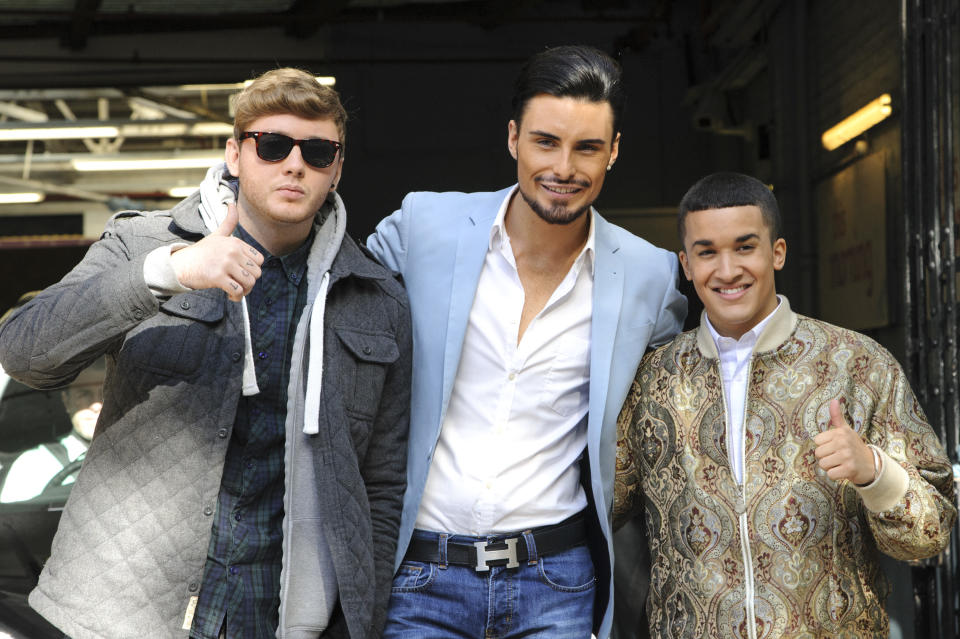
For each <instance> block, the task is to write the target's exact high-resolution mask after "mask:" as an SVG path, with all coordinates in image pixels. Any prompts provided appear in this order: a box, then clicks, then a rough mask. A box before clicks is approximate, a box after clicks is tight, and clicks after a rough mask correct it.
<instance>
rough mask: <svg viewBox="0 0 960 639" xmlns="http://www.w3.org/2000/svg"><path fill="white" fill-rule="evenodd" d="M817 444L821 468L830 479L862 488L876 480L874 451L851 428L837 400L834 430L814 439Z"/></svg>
mask: <svg viewBox="0 0 960 639" xmlns="http://www.w3.org/2000/svg"><path fill="white" fill-rule="evenodd" d="M813 443H815V444H816V445H817V447H816V449H814V451H813V452H814V454H815V455H816V456H817V459H818V460H819V463H820V468H822V469H823V470H824V471H826V473H827V477H829V478H830V479H832V480H834V481H839V480H841V479H849V480H850V481H852V482H853V483H854V484H857V485H858V486H865V485H867V484H869V483H870V482H872V481H873V480H874V477H875V469H874V467H873V451H872V450H870V448H869V447H868V446H867V445H866V444H865V443H863V439H862V438H861V437H860V435H859V434H858V433H857V432H856V431H855V430H853V429H852V428H850V426H849V424H847V422H846V420H845V419H844V418H843V413H842V411H841V410H840V402H838V401H837V400H835V399H834V400H831V401H830V427H829V428H828V429H827V430H825V431H823V432H822V433H820V434H818V435H817V436H816V437H814V438H813Z"/></svg>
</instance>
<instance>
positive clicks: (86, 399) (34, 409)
mask: <svg viewBox="0 0 960 639" xmlns="http://www.w3.org/2000/svg"><path fill="white" fill-rule="evenodd" d="M102 384H103V364H102V361H100V362H98V363H97V364H95V365H94V366H91V367H90V368H89V369H87V370H85V371H84V372H82V373H81V374H80V375H79V376H78V377H77V379H76V380H74V382H73V383H72V384H70V385H69V386H67V387H66V388H63V389H57V390H45V391H44V390H36V389H32V388H29V387H28V386H25V385H24V384H21V383H20V382H18V381H16V380H14V379H11V378H10V377H9V376H8V375H7V374H6V373H4V372H3V371H2V370H0V507H3V505H5V504H13V503H18V502H28V501H31V500H37V499H43V498H44V497H45V496H47V497H51V498H54V499H55V500H61V499H62V500H65V497H66V493H67V492H69V486H70V485H71V484H72V483H73V481H74V480H75V479H76V475H77V472H78V471H79V469H80V466H81V464H82V462H83V458H84V456H85V454H86V451H87V446H88V445H89V442H90V439H91V438H92V437H93V433H94V429H95V426H96V422H97V418H98V416H99V414H100V407H101V405H102V401H103V397H102Z"/></svg>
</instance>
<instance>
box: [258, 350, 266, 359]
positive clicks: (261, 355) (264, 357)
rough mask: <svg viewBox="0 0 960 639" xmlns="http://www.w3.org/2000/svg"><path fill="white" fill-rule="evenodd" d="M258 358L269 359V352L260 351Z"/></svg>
mask: <svg viewBox="0 0 960 639" xmlns="http://www.w3.org/2000/svg"><path fill="white" fill-rule="evenodd" d="M257 357H259V358H260V359H267V352H266V351H260V352H259V353H257Z"/></svg>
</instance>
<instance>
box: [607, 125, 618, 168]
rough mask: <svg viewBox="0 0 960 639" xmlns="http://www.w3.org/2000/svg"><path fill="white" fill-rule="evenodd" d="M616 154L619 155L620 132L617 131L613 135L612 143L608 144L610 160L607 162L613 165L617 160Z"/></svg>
mask: <svg viewBox="0 0 960 639" xmlns="http://www.w3.org/2000/svg"><path fill="white" fill-rule="evenodd" d="M618 155H620V134H619V133H617V134H616V135H615V136H613V144H612V145H610V161H609V162H607V164H608V165H610V166H613V163H614V162H616V161H617V156H618Z"/></svg>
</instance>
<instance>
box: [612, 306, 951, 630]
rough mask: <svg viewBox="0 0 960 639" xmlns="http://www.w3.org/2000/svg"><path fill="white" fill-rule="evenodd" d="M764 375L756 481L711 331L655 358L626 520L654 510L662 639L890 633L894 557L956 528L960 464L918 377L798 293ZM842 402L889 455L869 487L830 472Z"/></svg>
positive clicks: (637, 404) (645, 388)
mask: <svg viewBox="0 0 960 639" xmlns="http://www.w3.org/2000/svg"><path fill="white" fill-rule="evenodd" d="M748 379H749V380H750V381H749V385H748V391H747V401H746V413H745V416H744V430H745V441H744V482H743V484H742V485H739V484H737V483H736V480H735V479H734V476H733V474H732V473H731V470H730V462H729V455H728V448H727V446H728V443H727V441H726V435H725V433H726V424H725V415H726V409H725V399H724V393H723V388H722V382H721V374H720V370H719V359H718V355H717V351H716V346H715V345H714V342H713V339H712V337H711V336H710V333H709V331H708V329H707V328H706V327H705V326H704V325H703V324H701V326H700V328H699V329H698V330H694V331H688V332H686V333H683V334H681V335H679V336H678V337H677V338H676V339H675V340H674V341H673V342H671V343H669V344H666V345H664V346H662V347H660V348H659V349H657V350H656V351H654V352H652V353H650V354H649V355H647V357H646V358H645V359H644V360H643V362H642V364H641V365H640V369H639V371H638V372H637V377H636V380H635V381H634V384H633V387H632V389H631V392H630V395H629V396H628V397H627V402H626V404H625V405H624V408H623V411H622V413H621V415H620V419H619V441H618V451H617V477H616V499H615V504H614V511H615V512H614V518H615V520H617V521H621V522H622V521H624V520H626V519H627V518H629V517H631V516H632V515H633V514H635V512H636V511H637V509H639V508H641V507H645V509H646V521H647V532H648V539H649V544H650V561H651V578H650V596H649V599H648V601H647V615H648V618H649V621H650V630H651V633H652V636H653V637H663V638H666V637H697V638H699V637H747V638H750V639H753V638H761V639H767V638H772V637H788V636H789V637H827V636H829V637H881V636H882V637H886V636H888V630H889V621H888V618H887V615H886V612H885V610H884V605H883V604H884V601H885V599H886V597H887V594H888V592H889V587H890V586H889V583H888V581H887V580H886V578H885V577H884V575H883V574H882V572H881V571H880V568H879V563H878V559H879V556H878V553H879V552H884V553H886V554H888V555H890V556H892V557H895V558H898V559H916V558H921V557H929V556H932V555H936V554H937V553H939V552H940V551H941V550H943V548H944V547H945V546H946V544H947V542H948V540H949V535H950V530H951V528H952V527H953V523H954V520H955V518H956V507H955V497H954V487H953V474H952V471H951V466H950V463H949V461H948V460H947V457H946V455H945V454H944V451H943V447H942V446H941V444H940V441H939V440H938V438H937V436H936V435H935V434H934V432H933V431H932V429H931V428H930V426H929V424H928V423H927V421H926V419H925V418H924V416H923V414H922V411H921V409H920V406H919V405H918V403H917V400H916V398H915V397H914V395H913V392H912V391H911V389H910V386H909V384H908V382H907V380H906V378H905V375H904V373H903V370H902V369H901V367H900V366H899V364H898V363H897V362H896V360H895V359H894V358H893V357H892V356H891V355H890V353H888V352H887V351H886V350H884V349H883V348H882V347H881V346H880V345H878V344H877V343H876V342H874V341H873V340H871V339H869V338H868V337H865V336H863V335H860V334H858V333H855V332H853V331H849V330H846V329H843V328H839V327H837V326H833V325H830V324H827V323H825V322H821V321H817V320H814V319H811V318H808V317H802V316H799V315H797V314H795V313H793V312H792V311H791V310H790V307H789V303H788V302H787V300H786V299H785V298H783V302H782V303H781V304H780V307H779V309H778V310H777V311H776V312H775V314H774V316H773V317H772V318H771V321H770V323H769V324H768V325H767V326H766V327H765V329H764V331H763V333H762V334H761V335H760V337H759V340H758V342H757V345H756V347H755V349H754V352H753V354H752V355H751V362H750V373H749V377H748ZM833 398H843V400H844V401H845V404H844V410H845V413H846V414H845V417H846V419H847V421H848V422H849V423H850V425H851V427H853V428H854V429H855V430H857V431H858V432H859V433H860V434H861V435H862V436H863V437H864V439H865V440H866V441H867V442H868V443H870V444H874V445H875V446H876V447H877V448H879V449H880V451H881V458H882V471H881V474H880V476H879V477H878V478H877V479H876V481H874V482H873V483H872V484H870V485H868V486H867V487H863V488H860V487H856V486H854V485H853V484H851V483H850V482H849V481H846V480H843V481H840V482H834V481H833V480H831V479H829V478H828V477H827V476H826V474H825V473H824V472H823V471H821V470H820V468H819V466H818V465H817V459H816V457H815V455H814V452H813V451H814V448H815V445H814V443H813V437H814V436H815V435H816V434H817V433H818V432H820V431H822V430H824V429H825V428H827V427H828V426H829V424H830V415H829V408H828V404H829V402H830V400H831V399H833Z"/></svg>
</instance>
